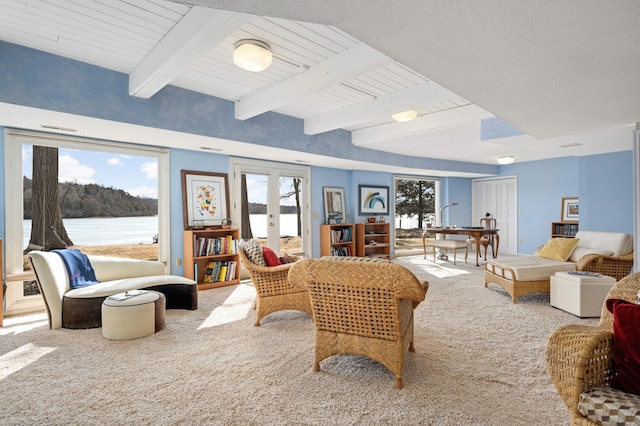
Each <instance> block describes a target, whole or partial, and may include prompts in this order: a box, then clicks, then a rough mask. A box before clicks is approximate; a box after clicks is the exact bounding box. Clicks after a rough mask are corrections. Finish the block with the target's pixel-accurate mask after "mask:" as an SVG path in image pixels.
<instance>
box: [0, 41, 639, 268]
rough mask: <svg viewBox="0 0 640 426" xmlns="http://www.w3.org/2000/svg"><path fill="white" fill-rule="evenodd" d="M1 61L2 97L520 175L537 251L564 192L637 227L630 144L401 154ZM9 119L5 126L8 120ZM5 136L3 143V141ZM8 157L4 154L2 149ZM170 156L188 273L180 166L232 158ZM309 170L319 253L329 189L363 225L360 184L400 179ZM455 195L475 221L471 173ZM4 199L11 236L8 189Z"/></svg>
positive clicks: (79, 70)
mask: <svg viewBox="0 0 640 426" xmlns="http://www.w3.org/2000/svg"><path fill="white" fill-rule="evenodd" d="M0 58H1V59H2V60H0V102H5V103H11V104H17V105H24V106H29V107H34V108H41V109H48V110H54V111H61V112H67V113H71V114H79V115H85V116H92V117H97V118H102V119H107V120H115V121H121V122H124V123H134V124H139V125H144V126H150V127H156V128H161V129H167V130H173V131H178V132H185V133H187V132H188V133H192V134H198V135H204V136H212V137H217V138H226V139H231V140H239V141H242V142H249V143H253V144H259V145H264V146H278V147H281V148H286V149H292V150H298V151H305V152H310V153H316V154H321V155H329V156H335V157H342V158H347V159H353V160H359V161H368V162H372V163H378V164H391V165H397V166H401V167H408V168H413V169H425V170H426V169H435V170H451V171H460V172H469V173H480V174H486V175H498V174H499V175H502V176H509V175H517V176H518V186H519V187H518V204H519V210H520V211H521V212H522V213H521V214H519V217H518V220H519V238H520V239H521V240H522V244H521V245H520V248H519V251H520V252H521V253H531V252H533V250H534V249H535V247H537V246H539V245H541V244H543V243H544V242H545V241H546V240H547V239H548V237H549V233H550V222H551V221H555V220H559V219H560V203H561V200H562V197H568V196H576V195H577V196H579V197H580V203H581V213H580V216H581V217H580V221H581V222H580V224H581V227H582V228H583V229H597V230H612V231H624V232H629V233H632V232H633V205H632V198H633V196H632V193H633V192H632V191H633V184H632V182H633V179H632V169H633V164H632V155H631V151H628V152H622V153H615V154H606V155H598V156H590V157H583V158H577V157H566V158H561V159H554V160H545V161H535V162H529V163H516V164H513V165H509V166H500V167H498V166H494V165H487V164H476V163H465V162H454V161H448V160H438V159H429V158H421V157H411V156H403V155H396V154H392V153H388V152H382V151H376V150H370V149H366V148H360V147H356V146H354V145H353V144H352V143H351V139H350V133H349V132H345V131H342V130H337V131H333V132H327V133H323V134H320V135H315V136H309V135H305V134H304V132H303V122H302V120H298V119H295V118H291V117H287V116H284V115H280V114H276V113H265V114H261V115H260V116H258V117H255V118H252V119H250V120H246V121H239V120H235V119H234V118H233V111H234V106H233V102H230V101H226V100H222V99H218V98H214V97H211V96H206V95H202V94H199V93H196V92H192V91H189V90H185V89H180V88H177V87H173V86H167V87H165V88H164V89H162V90H161V91H160V92H159V93H157V94H156V95H155V96H153V97H152V98H151V99H138V98H134V97H131V96H129V95H128V76H127V75H126V74H122V73H118V72H114V71H110V70H106V69H103V68H99V67H96V66H92V65H88V64H83V63H80V62H77V61H73V60H71V59H66V58H62V57H59V56H55V55H51V54H47V53H43V52H39V51H36V50H33V49H28V48H25V47H21V46H17V45H14V44H10V43H6V42H0ZM61 124H63V123H61ZM2 125H6V123H3V122H2V117H0V126H2ZM0 129H1V128H0ZM0 138H4V135H1V136H0ZM0 142H1V143H2V144H4V140H3V139H0ZM129 142H136V141H129ZM0 158H1V159H2V160H4V150H3V151H2V153H0ZM170 161H171V229H172V231H171V240H172V244H171V259H172V272H174V273H178V274H180V273H182V268H181V267H177V266H175V258H177V257H182V249H183V247H182V239H183V236H182V229H183V226H182V194H181V179H180V170H181V169H188V170H208V171H217V172H222V173H224V172H226V173H228V167H229V165H228V157H227V156H224V155H217V154H207V153H202V152H191V151H186V150H179V149H172V150H171V159H170ZM0 165H2V167H3V165H4V161H1V162H0ZM311 176H312V198H311V203H312V207H311V209H312V215H313V219H312V230H313V234H312V236H313V250H312V253H313V255H314V256H317V255H319V241H318V240H319V238H318V235H319V225H320V223H322V221H324V207H323V199H322V187H323V186H332V187H342V188H344V189H345V197H346V203H347V212H348V214H349V215H350V216H351V218H352V221H354V222H357V221H363V220H364V217H363V216H358V215H357V211H358V208H357V202H358V193H357V191H358V185H360V184H370V185H384V186H389V188H390V190H391V189H392V188H393V185H394V177H393V175H392V174H390V173H382V172H366V171H345V170H338V169H331V168H321V167H312V171H311ZM4 191H5V184H4V173H2V172H0V193H2V194H4ZM452 201H457V202H458V203H459V204H458V205H457V206H454V207H450V208H448V209H447V210H445V214H444V219H445V223H447V224H456V225H464V224H471V223H473V220H472V218H471V180H470V179H462V178H444V179H442V205H444V204H446V203H448V202H452ZM0 204H2V207H3V209H2V213H0V214H1V215H2V229H1V230H0V232H1V233H2V236H4V216H5V214H4V196H2V198H1V199H0Z"/></svg>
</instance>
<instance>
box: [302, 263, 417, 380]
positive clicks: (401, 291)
mask: <svg viewBox="0 0 640 426" xmlns="http://www.w3.org/2000/svg"><path fill="white" fill-rule="evenodd" d="M289 279H290V280H291V282H292V283H294V284H295V285H301V286H304V288H305V289H308V290H309V293H310V294H311V303H312V306H313V319H314V322H315V325H316V350H315V361H314V364H313V370H314V371H319V370H320V361H322V360H323V359H325V358H328V357H330V356H332V355H338V354H354V355H362V356H366V357H369V358H371V359H373V360H375V361H378V362H379V363H381V364H382V365H384V366H385V367H387V368H388V369H389V370H391V372H392V373H393V374H394V375H395V376H396V380H395V384H394V387H396V388H402V371H403V367H404V359H405V354H406V351H407V350H409V351H411V352H414V346H413V310H414V309H415V307H416V306H417V305H418V304H419V303H420V302H421V301H422V300H424V297H425V293H426V290H427V288H428V283H426V282H420V281H418V279H417V278H416V277H415V276H414V275H413V274H412V273H411V272H410V271H409V270H408V269H406V268H404V267H402V266H400V265H395V264H393V263H391V262H388V261H383V260H368V259H366V258H352V257H344V258H342V257H341V258H335V257H325V258H321V259H303V260H300V261H298V262H296V263H295V264H294V266H293V267H292V268H291V271H290V272H289Z"/></svg>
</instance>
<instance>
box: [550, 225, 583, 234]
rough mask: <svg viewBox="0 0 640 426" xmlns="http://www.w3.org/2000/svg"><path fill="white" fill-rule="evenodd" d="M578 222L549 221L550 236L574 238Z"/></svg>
mask: <svg viewBox="0 0 640 426" xmlns="http://www.w3.org/2000/svg"><path fill="white" fill-rule="evenodd" d="M577 232H578V222H551V238H557V237H564V238H575V237H576V233H577Z"/></svg>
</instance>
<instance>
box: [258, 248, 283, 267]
mask: <svg viewBox="0 0 640 426" xmlns="http://www.w3.org/2000/svg"><path fill="white" fill-rule="evenodd" d="M262 256H263V257H264V261H265V262H266V263H267V266H278V265H282V262H280V259H279V258H278V255H277V254H276V252H275V251H273V249H271V248H269V247H263V248H262Z"/></svg>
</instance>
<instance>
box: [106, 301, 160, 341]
mask: <svg viewBox="0 0 640 426" xmlns="http://www.w3.org/2000/svg"><path fill="white" fill-rule="evenodd" d="M117 296H121V295H117ZM117 296H114V297H107V298H106V299H104V302H102V335H103V336H104V337H106V338H107V339H112V340H127V339H138V338H140V337H145V336H150V335H152V334H153V333H156V332H158V331H160V330H162V329H163V328H164V325H165V321H164V310H165V305H166V299H165V297H164V294H162V293H160V292H157V291H151V290H145V291H144V293H142V294H138V295H136V296H133V297H129V298H126V299H123V300H119V299H118V298H117Z"/></svg>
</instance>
